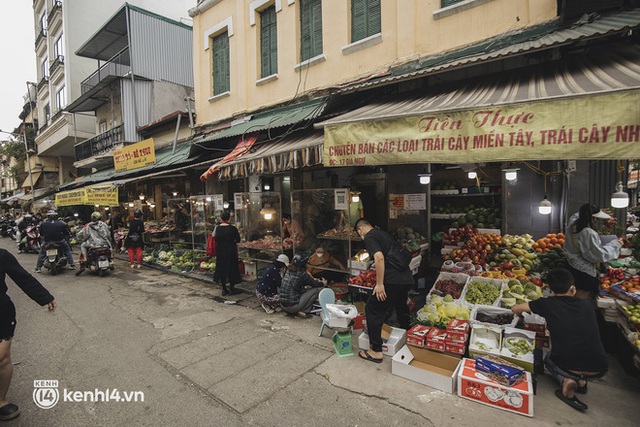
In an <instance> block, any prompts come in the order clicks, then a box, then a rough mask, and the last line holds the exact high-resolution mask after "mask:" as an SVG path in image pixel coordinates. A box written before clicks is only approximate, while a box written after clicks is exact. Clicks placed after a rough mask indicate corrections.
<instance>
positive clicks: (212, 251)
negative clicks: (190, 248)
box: [207, 236, 218, 256]
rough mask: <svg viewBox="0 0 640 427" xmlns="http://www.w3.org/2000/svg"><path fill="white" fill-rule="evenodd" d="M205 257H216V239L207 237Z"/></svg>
mask: <svg viewBox="0 0 640 427" xmlns="http://www.w3.org/2000/svg"><path fill="white" fill-rule="evenodd" d="M207 255H208V256H216V255H218V251H217V247H216V238H215V237H213V236H209V237H207Z"/></svg>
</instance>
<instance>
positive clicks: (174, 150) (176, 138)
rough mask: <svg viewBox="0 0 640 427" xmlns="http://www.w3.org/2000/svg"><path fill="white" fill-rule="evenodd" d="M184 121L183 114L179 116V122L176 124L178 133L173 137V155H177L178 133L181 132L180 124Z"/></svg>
mask: <svg viewBox="0 0 640 427" xmlns="http://www.w3.org/2000/svg"><path fill="white" fill-rule="evenodd" d="M181 121H182V114H178V121H177V122H176V133H175V135H173V149H172V150H171V154H175V153H176V144H177V143H178V132H180V122H181Z"/></svg>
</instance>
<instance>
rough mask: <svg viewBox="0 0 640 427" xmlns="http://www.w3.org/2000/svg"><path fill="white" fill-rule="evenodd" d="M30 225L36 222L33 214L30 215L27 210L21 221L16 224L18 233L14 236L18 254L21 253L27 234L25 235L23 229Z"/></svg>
mask: <svg viewBox="0 0 640 427" xmlns="http://www.w3.org/2000/svg"><path fill="white" fill-rule="evenodd" d="M32 225H36V222H35V221H34V219H33V215H31V214H30V213H29V212H27V213H26V214H24V216H23V217H22V221H20V223H19V224H18V235H17V236H16V243H17V245H18V253H19V254H21V253H22V248H23V247H24V245H25V243H26V238H27V235H26V232H25V230H26V229H27V227H30V226H32ZM23 240H24V241H23Z"/></svg>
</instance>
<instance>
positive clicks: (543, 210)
mask: <svg viewBox="0 0 640 427" xmlns="http://www.w3.org/2000/svg"><path fill="white" fill-rule="evenodd" d="M538 212H539V213H540V214H541V215H549V214H550V213H551V202H550V201H549V199H547V196H546V195H545V196H544V199H542V201H541V202H540V205H538Z"/></svg>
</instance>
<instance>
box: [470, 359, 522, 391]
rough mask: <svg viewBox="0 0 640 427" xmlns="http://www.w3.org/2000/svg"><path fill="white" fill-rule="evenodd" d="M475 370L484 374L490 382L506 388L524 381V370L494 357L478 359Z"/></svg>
mask: <svg viewBox="0 0 640 427" xmlns="http://www.w3.org/2000/svg"><path fill="white" fill-rule="evenodd" d="M476 370H478V371H479V372H482V373H484V374H485V375H486V376H488V377H489V378H490V379H491V380H492V381H495V382H497V383H500V384H502V385H504V386H507V387H513V386H514V385H515V384H517V383H518V382H519V381H522V380H523V379H524V376H525V375H524V373H525V370H524V369H522V368H521V367H520V366H517V365H514V364H513V363H511V362H509V361H507V360H504V359H501V358H499V357H496V356H490V355H489V356H485V357H478V358H477V359H476Z"/></svg>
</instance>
